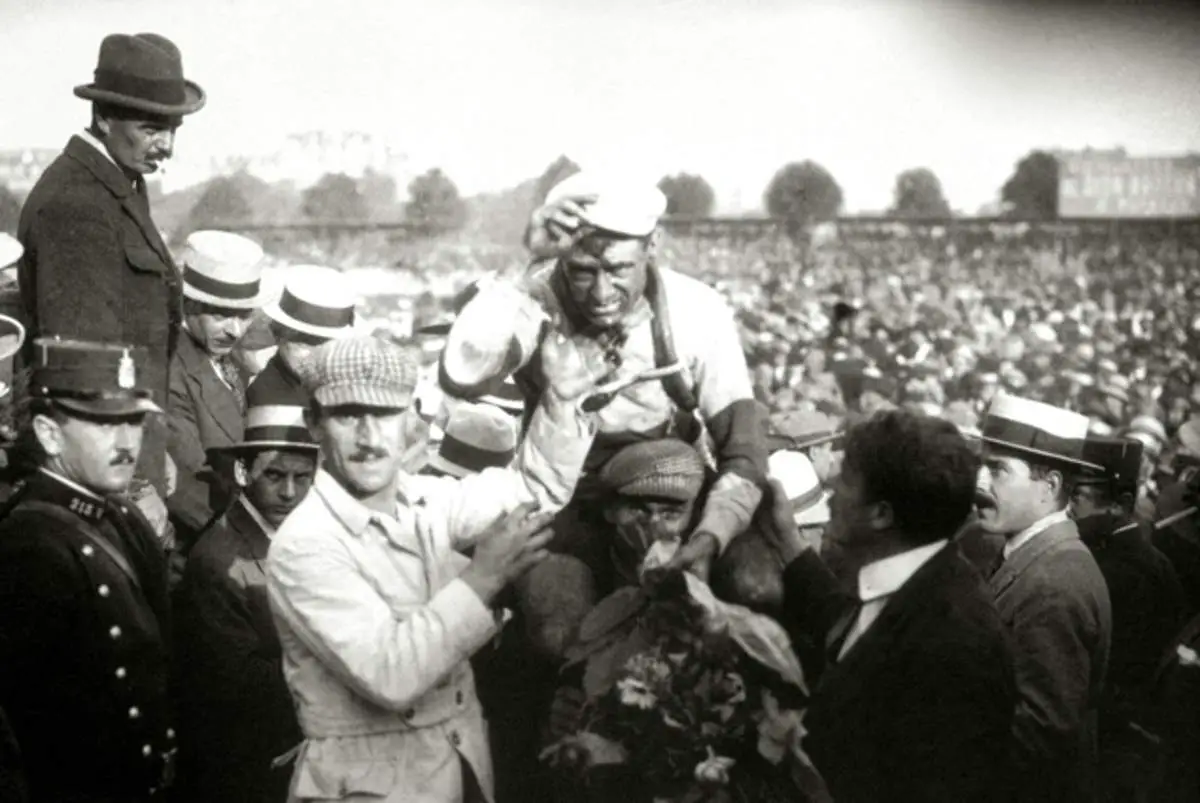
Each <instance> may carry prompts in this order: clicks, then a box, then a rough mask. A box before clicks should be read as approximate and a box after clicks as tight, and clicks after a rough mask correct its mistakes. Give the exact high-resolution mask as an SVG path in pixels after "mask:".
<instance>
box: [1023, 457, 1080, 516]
mask: <svg viewBox="0 0 1200 803" xmlns="http://www.w3.org/2000/svg"><path fill="white" fill-rule="evenodd" d="M1022 459H1023V460H1024V459H1025V458H1022ZM1052 472H1058V473H1059V474H1060V475H1062V485H1060V486H1059V488H1058V497H1057V498H1056V499H1055V501H1056V502H1058V504H1060V505H1067V504H1069V503H1070V501H1071V496H1072V495H1073V494H1074V493H1075V486H1076V484H1077V482H1076V479H1077V478H1076V476H1075V473H1074V472H1072V471H1071V470H1069V469H1067V468H1066V467H1065V466H1056V465H1052V464H1050V463H1032V462H1031V463H1029V476H1030V477H1032V478H1033V479H1035V480H1044V479H1046V478H1047V477H1049V476H1050V474H1051V473H1052Z"/></svg>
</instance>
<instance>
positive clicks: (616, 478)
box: [600, 438, 704, 502]
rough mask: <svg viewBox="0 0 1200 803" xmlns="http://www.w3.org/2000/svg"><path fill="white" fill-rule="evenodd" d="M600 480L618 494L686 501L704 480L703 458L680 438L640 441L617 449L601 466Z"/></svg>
mask: <svg viewBox="0 0 1200 803" xmlns="http://www.w3.org/2000/svg"><path fill="white" fill-rule="evenodd" d="M600 482H601V483H603V484H604V485H605V486H606V487H608V488H609V489H611V490H613V491H615V492H616V493H618V494H620V495H621V496H642V497H644V496H650V497H658V498H662V499H674V500H677V501H680V502H689V501H691V500H693V499H695V498H696V496H697V495H698V494H699V493H700V488H701V486H702V485H703V484H704V460H703V459H702V458H701V457H700V453H699V452H697V451H696V450H695V449H694V448H693V447H692V446H691V445H689V444H687V443H684V442H683V441H680V440H675V439H673V438H672V439H663V440H656V441H641V442H638V443H633V444H630V445H629V446H626V447H625V448H623V449H621V451H619V452H617V454H616V455H614V456H613V458H612V459H611V460H609V461H608V463H607V464H606V465H605V466H604V468H603V469H601V471H600Z"/></svg>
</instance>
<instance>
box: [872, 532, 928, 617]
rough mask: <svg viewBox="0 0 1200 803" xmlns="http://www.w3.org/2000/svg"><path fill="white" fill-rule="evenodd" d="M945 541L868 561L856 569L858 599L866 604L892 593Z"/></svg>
mask: <svg viewBox="0 0 1200 803" xmlns="http://www.w3.org/2000/svg"><path fill="white" fill-rule="evenodd" d="M948 543H949V541H948V540H947V539H942V540H941V541H935V542H934V543H932V544H926V545H925V546H921V547H917V548H916V549H910V550H908V551H906V552H901V553H899V554H896V555H891V556H889V557H886V558H884V559H882V560H877V561H875V562H874V563H868V564H867V565H866V566H864V567H862V568H861V569H859V571H858V597H859V599H860V600H861V601H862V602H864V603H866V602H873V601H875V600H878V599H881V598H883V597H888V596H891V595H892V594H895V593H896V592H897V591H898V590H899V589H900V587H901V586H902V585H904V584H905V583H907V582H908V580H909V578H911V577H912V576H913V575H914V574H916V573H917V571H918V570H919V569H920V568H921V567H922V566H924V565H925V564H926V563H927V562H928V561H929V560H930V559H931V558H932V557H933V556H934V555H936V554H937V553H938V552H940V551H941V550H942V548H943V547H945V546H946V544H948Z"/></svg>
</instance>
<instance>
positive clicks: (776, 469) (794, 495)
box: [767, 451, 831, 527]
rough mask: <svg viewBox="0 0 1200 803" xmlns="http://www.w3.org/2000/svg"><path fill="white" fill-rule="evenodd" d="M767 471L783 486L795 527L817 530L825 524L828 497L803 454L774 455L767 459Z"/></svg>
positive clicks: (786, 452) (779, 453)
mask: <svg viewBox="0 0 1200 803" xmlns="http://www.w3.org/2000/svg"><path fill="white" fill-rule="evenodd" d="M767 469H768V471H769V473H770V475H771V476H772V477H774V478H775V479H777V480H779V482H780V483H781V484H782V485H783V490H784V492H785V493H786V494H787V496H788V501H790V502H791V503H792V510H793V516H794V518H795V521H796V525H797V526H799V527H821V526H824V525H826V524H828V523H829V497H830V495H831V494H830V493H829V492H828V491H826V490H824V488H822V487H821V480H820V478H818V477H817V470H816V469H815V468H813V464H812V461H811V460H809V459H808V457H807V456H806V455H805V454H804V453H803V452H793V451H785V452H775V454H773V455H771V456H770V457H769V458H767Z"/></svg>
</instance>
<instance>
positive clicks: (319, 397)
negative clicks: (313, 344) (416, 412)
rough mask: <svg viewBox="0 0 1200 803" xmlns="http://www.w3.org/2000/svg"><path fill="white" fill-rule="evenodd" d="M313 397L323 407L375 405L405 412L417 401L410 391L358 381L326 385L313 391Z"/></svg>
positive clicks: (378, 407) (384, 408)
mask: <svg viewBox="0 0 1200 803" xmlns="http://www.w3.org/2000/svg"><path fill="white" fill-rule="evenodd" d="M313 399H315V400H316V402H317V403H318V404H320V405H321V406H322V407H325V408H329V407H347V406H351V405H353V406H358V407H373V408H375V409H378V410H396V411H398V412H403V411H404V410H407V409H409V408H410V407H412V406H413V404H414V403H415V396H414V394H413V393H412V392H411V391H410V392H407V393H406V392H404V391H400V390H393V389H391V388H380V387H370V386H364V385H362V384H358V383H353V384H352V383H349V382H347V383H338V384H332V385H324V386H322V387H319V388H317V389H316V390H315V391H314V392H313Z"/></svg>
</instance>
